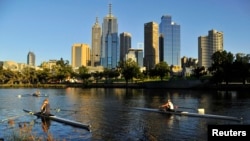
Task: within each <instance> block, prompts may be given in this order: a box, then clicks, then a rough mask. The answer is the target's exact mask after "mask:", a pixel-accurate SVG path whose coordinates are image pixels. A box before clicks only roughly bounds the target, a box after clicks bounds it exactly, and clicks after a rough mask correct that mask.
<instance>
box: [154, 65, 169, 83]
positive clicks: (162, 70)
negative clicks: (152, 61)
mask: <svg viewBox="0 0 250 141" xmlns="http://www.w3.org/2000/svg"><path fill="white" fill-rule="evenodd" d="M154 70H155V73H156V75H157V76H159V77H160V79H161V81H162V80H163V78H164V77H165V76H167V75H168V74H169V72H170V68H169V66H168V64H167V63H166V62H160V63H158V64H156V65H155V68H154Z"/></svg>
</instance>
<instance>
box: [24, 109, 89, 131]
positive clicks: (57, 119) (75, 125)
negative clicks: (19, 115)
mask: <svg viewBox="0 0 250 141" xmlns="http://www.w3.org/2000/svg"><path fill="white" fill-rule="evenodd" d="M23 111H24V112H26V113H29V114H31V115H35V116H38V117H42V118H47V119H51V120H53V121H57V122H60V123H64V124H67V125H71V126H74V127H78V128H83V129H86V130H88V131H90V125H89V124H83V123H81V122H77V121H73V120H69V119H65V118H61V117H57V116H55V115H49V116H47V115H43V114H41V113H40V112H36V113H35V112H32V111H31V110H27V109H23Z"/></svg>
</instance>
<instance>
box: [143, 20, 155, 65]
mask: <svg viewBox="0 0 250 141" xmlns="http://www.w3.org/2000/svg"><path fill="white" fill-rule="evenodd" d="M143 63H144V66H145V67H146V69H147V70H149V69H152V68H154V67H155V65H156V64H158V63H159V26H158V24H157V23H156V22H148V23H145V24H144V62H143Z"/></svg>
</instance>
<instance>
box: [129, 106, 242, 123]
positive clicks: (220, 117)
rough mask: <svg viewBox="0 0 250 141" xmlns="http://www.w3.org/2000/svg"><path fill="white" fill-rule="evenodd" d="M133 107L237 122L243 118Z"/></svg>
mask: <svg viewBox="0 0 250 141" xmlns="http://www.w3.org/2000/svg"><path fill="white" fill-rule="evenodd" d="M133 109H135V110H142V111H148V112H156V113H162V114H175V115H183V116H193V117H202V118H215V119H223V120H233V121H238V122H241V121H242V120H243V119H242V118H238V117H232V116H222V115H212V114H199V113H189V112H184V111H174V112H172V111H163V110H159V109H153V108H140V107H134V108H133Z"/></svg>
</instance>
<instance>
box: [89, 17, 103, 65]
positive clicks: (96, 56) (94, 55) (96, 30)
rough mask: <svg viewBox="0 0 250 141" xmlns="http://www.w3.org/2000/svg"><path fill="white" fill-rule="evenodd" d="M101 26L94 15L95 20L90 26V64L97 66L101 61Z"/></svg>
mask: <svg viewBox="0 0 250 141" xmlns="http://www.w3.org/2000/svg"><path fill="white" fill-rule="evenodd" d="M101 34H102V31H101V26H100V25H99V23H98V18H97V17H96V22H95V24H94V25H93V26H92V50H91V66H92V67H94V66H99V65H100V62H101V59H100V58H101Z"/></svg>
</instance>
